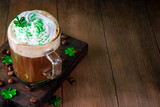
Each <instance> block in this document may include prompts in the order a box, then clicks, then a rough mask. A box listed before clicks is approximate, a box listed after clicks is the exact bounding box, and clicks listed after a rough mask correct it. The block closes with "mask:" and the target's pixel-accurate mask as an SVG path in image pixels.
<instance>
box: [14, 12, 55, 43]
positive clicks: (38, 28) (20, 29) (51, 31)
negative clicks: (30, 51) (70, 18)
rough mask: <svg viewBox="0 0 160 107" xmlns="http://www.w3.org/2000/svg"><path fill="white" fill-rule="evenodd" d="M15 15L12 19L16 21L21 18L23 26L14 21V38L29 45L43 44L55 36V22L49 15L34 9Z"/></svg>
mask: <svg viewBox="0 0 160 107" xmlns="http://www.w3.org/2000/svg"><path fill="white" fill-rule="evenodd" d="M17 17H18V19H17V18H15V19H14V21H17V22H18V20H21V19H22V18H24V21H25V23H23V26H18V25H16V23H14V27H13V32H14V33H15V38H17V39H19V40H20V41H22V42H24V43H26V44H29V45H43V44H45V43H48V42H50V41H51V40H52V39H53V38H55V37H56V24H55V22H54V21H53V20H52V19H50V18H49V17H46V16H45V15H43V14H40V13H38V12H35V11H25V12H22V13H21V14H19V15H18V16H17Z"/></svg>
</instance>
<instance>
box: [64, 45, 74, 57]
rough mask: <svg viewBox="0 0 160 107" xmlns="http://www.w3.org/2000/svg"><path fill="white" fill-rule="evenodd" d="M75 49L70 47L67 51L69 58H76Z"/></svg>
mask: <svg viewBox="0 0 160 107" xmlns="http://www.w3.org/2000/svg"><path fill="white" fill-rule="evenodd" d="M73 50H74V48H73V47H70V48H67V49H66V50H65V54H68V55H69V56H74V55H75V54H74V52H73Z"/></svg>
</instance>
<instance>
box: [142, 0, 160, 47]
mask: <svg viewBox="0 0 160 107" xmlns="http://www.w3.org/2000/svg"><path fill="white" fill-rule="evenodd" d="M145 5H146V10H147V14H148V18H149V20H150V23H151V27H152V29H153V33H154V35H155V38H156V40H157V44H158V46H159V48H160V20H159V18H160V12H159V11H160V1H159V0H146V1H145Z"/></svg>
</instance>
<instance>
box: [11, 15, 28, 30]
mask: <svg viewBox="0 0 160 107" xmlns="http://www.w3.org/2000/svg"><path fill="white" fill-rule="evenodd" d="M16 19H17V21H16V20H14V24H15V26H18V27H22V28H23V27H25V26H27V21H26V20H25V17H21V19H19V18H18V16H16Z"/></svg>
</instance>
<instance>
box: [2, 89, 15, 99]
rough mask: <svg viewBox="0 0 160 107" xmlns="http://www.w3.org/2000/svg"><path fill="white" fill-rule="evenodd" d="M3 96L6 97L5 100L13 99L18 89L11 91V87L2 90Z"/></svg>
mask: <svg viewBox="0 0 160 107" xmlns="http://www.w3.org/2000/svg"><path fill="white" fill-rule="evenodd" d="M1 95H3V96H4V99H11V98H12V97H13V96H14V95H16V89H13V90H11V87H9V88H8V90H6V89H2V90H1Z"/></svg>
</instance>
